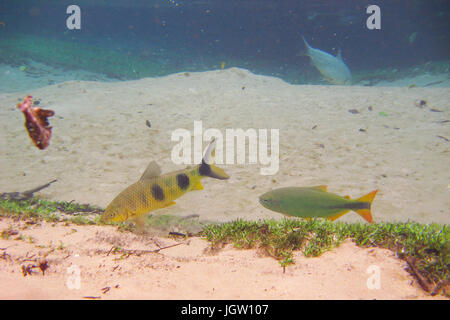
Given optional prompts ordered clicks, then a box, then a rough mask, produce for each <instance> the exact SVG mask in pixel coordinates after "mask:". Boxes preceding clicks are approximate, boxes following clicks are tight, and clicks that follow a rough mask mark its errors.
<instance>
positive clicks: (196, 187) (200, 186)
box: [192, 180, 203, 190]
mask: <svg viewBox="0 0 450 320" xmlns="http://www.w3.org/2000/svg"><path fill="white" fill-rule="evenodd" d="M192 190H203V185H202V183H201V182H200V180H199V181H197V182H196V183H195V184H194V185H193V186H192Z"/></svg>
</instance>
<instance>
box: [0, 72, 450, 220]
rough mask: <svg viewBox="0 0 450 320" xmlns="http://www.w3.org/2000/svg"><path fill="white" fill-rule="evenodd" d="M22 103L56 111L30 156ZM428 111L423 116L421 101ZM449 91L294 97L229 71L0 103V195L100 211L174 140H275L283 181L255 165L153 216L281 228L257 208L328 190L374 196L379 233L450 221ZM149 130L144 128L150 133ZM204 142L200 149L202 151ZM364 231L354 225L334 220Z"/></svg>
mask: <svg viewBox="0 0 450 320" xmlns="http://www.w3.org/2000/svg"><path fill="white" fill-rule="evenodd" d="M26 94H31V95H33V97H35V98H40V99H41V107H43V108H49V109H53V110H55V112H56V114H55V116H54V117H52V118H51V119H50V123H51V125H52V126H53V136H52V139H51V143H50V146H49V147H48V148H47V149H46V150H43V151H41V150H39V149H37V148H36V147H35V146H34V145H33V144H32V142H31V140H30V138H29V137H28V134H27V132H26V130H25V128H24V125H23V124H24V119H23V115H22V114H21V112H20V111H18V110H17V108H16V104H17V102H18V100H19V99H20V100H22V99H23V97H24V96H25V95H26ZM420 100H423V101H424V102H425V104H424V105H422V106H420V104H419V101H420ZM449 113H450V89H448V88H407V87H400V88H399V87H397V88H395V87H363V86H346V87H345V86H303V85H289V84H287V83H285V82H283V81H281V80H280V79H277V78H272V77H265V76H257V75H254V74H251V73H250V72H248V71H246V70H243V69H237V68H231V69H227V70H219V71H210V72H201V73H180V74H174V75H170V76H167V77H163V78H157V79H153V78H152V79H142V80H139V81H129V82H120V83H119V82H118V83H99V82H82V81H73V82H65V83H62V84H57V85H52V86H47V87H45V88H42V89H36V90H30V91H27V92H22V93H10V94H2V95H0V119H1V120H2V121H1V123H0V140H1V141H2V143H1V144H0V176H1V177H2V185H1V186H0V192H11V191H24V190H27V189H30V188H33V187H36V186H37V185H41V184H44V183H47V182H49V181H51V180H53V179H58V182H57V183H54V184H52V185H51V186H50V187H49V188H47V189H44V190H43V191H42V192H40V193H39V194H38V195H39V196H41V197H44V198H50V199H55V200H56V199H57V200H67V201H70V200H75V201H77V202H81V203H90V204H95V205H99V206H102V207H106V206H107V204H108V203H109V202H110V201H111V200H112V199H113V198H114V197H115V196H116V195H117V194H118V193H119V192H120V191H121V190H123V189H124V188H125V187H127V186H128V185H129V184H131V183H134V182H135V181H136V180H137V179H139V177H140V176H141V174H142V172H143V171H144V169H145V168H146V166H147V164H148V163H149V162H150V161H152V160H156V161H157V162H158V163H159V164H160V165H161V167H162V171H163V172H169V171H172V170H178V169H180V168H184V167H185V166H184V165H176V164H174V163H173V162H172V160H171V151H172V148H173V147H174V146H175V145H176V142H173V141H171V135H172V133H173V132H174V130H176V129H181V128H182V129H187V130H190V131H191V133H192V134H193V128H194V121H202V125H203V131H205V130H206V129H208V128H216V129H218V130H220V132H221V133H222V134H223V135H224V136H225V130H226V129H229V128H233V129H238V128H241V129H244V130H247V129H255V130H258V129H267V130H271V129H279V139H280V143H279V153H280V159H279V160H280V162H279V171H278V172H277V173H276V174H275V175H271V176H267V175H261V173H260V169H261V168H264V167H267V165H263V164H261V163H260V158H258V163H257V164H249V163H248V158H247V160H246V163H245V164H238V163H236V162H235V164H227V165H221V166H222V167H223V168H224V169H225V171H226V172H227V173H228V174H229V175H230V176H231V178H230V179H229V180H226V181H219V180H215V179H209V178H205V179H204V180H203V185H204V190H201V191H194V192H190V193H188V194H186V195H185V196H183V197H181V198H180V199H178V200H177V205H175V206H171V207H170V208H167V209H164V210H161V211H159V213H163V214H164V213H167V212H170V214H174V215H179V216H185V215H191V214H198V215H199V216H200V219H205V220H212V221H230V220H234V219H237V218H244V219H249V220H255V219H264V218H281V215H280V214H277V213H275V212H271V211H269V210H267V209H265V208H263V207H262V206H261V205H260V204H259V203H258V198H259V196H260V195H261V194H263V193H265V192H267V191H268V190H270V189H272V188H279V187H286V186H314V185H328V190H329V191H330V192H334V193H337V194H341V195H350V196H351V197H352V198H354V197H360V196H362V195H364V194H366V193H368V192H370V191H372V190H374V189H378V190H379V192H378V194H377V197H376V198H375V200H374V203H373V207H372V213H373V216H374V220H375V221H376V222H380V221H407V220H414V221H418V222H422V223H431V222H437V223H446V224H448V223H449V221H450V216H449V211H448V208H449V207H450V195H449V192H450V188H449V182H450V162H449V161H448V159H449V150H450V149H449V142H448V139H449V138H450V130H449V125H450V122H448V120H449V119H450V114H449ZM147 120H149V121H150V123H151V128H149V127H148V126H147V125H146V122H147ZM206 145H207V141H204V143H203V148H206ZM341 220H344V221H362V219H361V218H360V217H359V216H358V215H356V214H355V213H350V214H347V215H346V216H344V217H343V218H341Z"/></svg>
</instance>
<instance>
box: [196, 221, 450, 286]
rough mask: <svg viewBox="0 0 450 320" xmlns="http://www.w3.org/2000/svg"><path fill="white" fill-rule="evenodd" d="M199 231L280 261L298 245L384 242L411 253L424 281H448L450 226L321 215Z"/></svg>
mask: <svg viewBox="0 0 450 320" xmlns="http://www.w3.org/2000/svg"><path fill="white" fill-rule="evenodd" d="M203 236H204V237H205V238H206V239H207V240H208V241H210V242H211V246H212V248H213V249H217V250H218V249H220V248H221V247H222V246H223V245H224V244H233V245H234V246H235V247H236V248H256V249H259V250H262V251H263V252H264V253H265V254H267V255H269V256H271V257H274V258H275V259H277V260H279V262H280V265H281V266H283V267H286V266H287V265H289V264H293V263H295V261H294V260H293V255H292V254H293V252H294V251H297V250H300V251H302V252H303V254H304V255H305V256H307V257H316V256H319V255H321V254H322V253H324V252H325V251H328V250H330V249H332V248H334V247H336V246H338V245H339V244H340V243H341V242H342V241H343V240H345V239H348V238H350V239H353V241H354V242H355V244H356V245H358V246H361V247H381V248H387V249H390V250H393V251H394V252H396V254H397V256H398V257H399V258H401V259H404V260H406V261H408V260H409V261H411V260H410V259H412V258H414V259H415V261H416V263H415V268H416V270H417V271H418V272H419V273H420V275H421V276H423V277H424V278H425V279H426V280H427V281H428V283H432V284H438V283H444V282H446V283H448V281H449V280H450V279H449V267H450V255H449V252H450V250H449V249H450V247H449V237H450V232H449V229H448V227H447V226H446V225H437V224H430V225H423V224H419V223H414V222H407V223H376V224H361V223H344V222H330V221H326V220H323V219H317V220H311V221H302V220H296V219H295V220H294V219H289V220H288V219H285V220H282V221H275V220H265V221H258V222H254V221H244V220H237V221H233V222H230V223H225V224H215V225H209V226H207V227H206V228H205V229H204V230H203ZM410 271H411V270H410Z"/></svg>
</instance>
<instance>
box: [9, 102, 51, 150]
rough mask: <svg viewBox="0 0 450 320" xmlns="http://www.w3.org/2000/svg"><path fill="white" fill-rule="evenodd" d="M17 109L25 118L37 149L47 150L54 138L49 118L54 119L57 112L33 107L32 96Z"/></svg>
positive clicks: (26, 125) (18, 105) (26, 126)
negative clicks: (52, 137) (51, 139)
mask: <svg viewBox="0 0 450 320" xmlns="http://www.w3.org/2000/svg"><path fill="white" fill-rule="evenodd" d="M17 108H19V109H20V111H22V112H23V114H24V116H25V128H27V130H28V134H29V135H30V138H31V140H33V142H34V144H35V145H36V147H38V148H39V149H41V150H42V149H45V148H47V147H48V145H49V144H50V138H51V136H52V127H50V125H49V123H48V120H47V118H48V117H52V116H53V115H54V114H55V112H54V111H53V110H45V109H41V108H38V107H35V106H33V103H32V96H27V97H25V98H24V99H23V102H22V103H19V104H17Z"/></svg>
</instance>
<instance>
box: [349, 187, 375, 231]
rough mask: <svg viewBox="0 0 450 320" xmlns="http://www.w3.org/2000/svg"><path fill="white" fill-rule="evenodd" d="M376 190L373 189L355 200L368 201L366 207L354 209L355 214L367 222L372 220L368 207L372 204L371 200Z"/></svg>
mask: <svg viewBox="0 0 450 320" xmlns="http://www.w3.org/2000/svg"><path fill="white" fill-rule="evenodd" d="M377 192H378V190H374V191H372V192H370V193H368V194H366V195H365V196H362V197H361V198H359V199H357V200H356V201H359V202H368V203H369V208H368V209H359V210H355V211H356V213H357V214H359V215H360V216H361V217H362V218H363V219H364V220H366V221H367V222H369V223H372V222H373V218H372V213H371V212H370V207H371V205H372V201H373V199H374V198H375V195H376V194H377Z"/></svg>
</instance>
